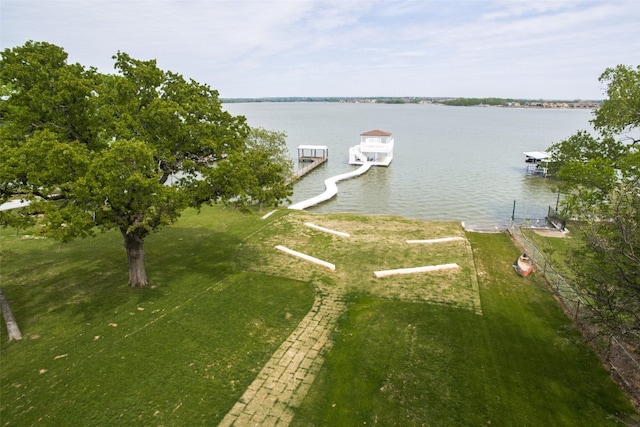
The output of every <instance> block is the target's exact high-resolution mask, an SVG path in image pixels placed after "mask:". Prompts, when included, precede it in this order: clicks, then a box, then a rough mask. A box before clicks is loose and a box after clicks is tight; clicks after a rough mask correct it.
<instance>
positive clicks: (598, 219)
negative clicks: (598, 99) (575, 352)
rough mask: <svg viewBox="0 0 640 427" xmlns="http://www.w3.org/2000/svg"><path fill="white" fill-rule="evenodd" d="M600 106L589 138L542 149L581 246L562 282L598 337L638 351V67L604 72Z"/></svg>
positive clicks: (584, 136) (577, 137)
mask: <svg viewBox="0 0 640 427" xmlns="http://www.w3.org/2000/svg"><path fill="white" fill-rule="evenodd" d="M600 81H601V82H602V83H604V84H605V85H607V91H606V93H607V96H608V99H606V100H605V101H604V103H603V104H602V107H601V108H600V109H598V110H596V111H595V112H594V118H593V119H592V121H591V123H592V124H593V126H594V129H595V132H594V133H590V132H587V131H580V132H578V133H576V134H574V135H572V136H570V137H569V138H567V139H565V140H564V141H560V142H558V143H556V144H554V145H552V146H551V147H550V148H549V151H550V152H551V153H552V155H553V162H552V165H553V168H554V170H555V172H556V175H557V177H558V178H559V179H560V180H561V182H562V188H563V190H564V193H565V195H566V196H565V200H564V202H563V205H562V209H563V211H564V213H565V215H566V216H567V217H570V218H575V219H576V220H577V221H576V225H575V227H576V228H577V230H578V231H579V232H581V234H582V236H583V238H584V242H585V244H584V245H583V246H582V247H580V248H578V249H577V250H576V251H575V253H574V254H573V257H572V259H571V260H570V263H571V264H572V266H573V267H574V268H573V271H574V272H575V275H572V276H571V277H568V279H569V280H570V281H571V282H572V283H573V285H574V287H575V288H576V289H577V290H579V291H581V292H583V294H584V297H585V298H584V299H583V300H584V301H585V302H586V303H588V304H589V305H590V307H591V309H592V312H593V313H594V316H595V317H594V319H595V320H596V321H597V322H598V323H599V324H600V325H601V326H602V327H603V330H604V331H606V332H609V333H614V334H616V335H618V336H624V337H625V338H626V339H627V340H628V341H631V342H635V343H637V344H640V145H639V144H638V142H639V141H640V139H639V138H640V137H639V135H638V130H639V129H640V66H638V67H636V68H635V69H634V68H632V67H628V66H623V65H619V66H617V67H615V68H609V69H607V70H606V71H605V72H604V73H603V74H602V76H601V77H600Z"/></svg>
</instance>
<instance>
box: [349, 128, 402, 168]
mask: <svg viewBox="0 0 640 427" xmlns="http://www.w3.org/2000/svg"><path fill="white" fill-rule="evenodd" d="M393 143H394V141H393V135H392V134H391V133H389V132H385V131H382V130H378V129H375V130H370V131H368V132H365V133H363V134H360V144H359V145H356V146H354V147H351V148H350V149H349V164H350V165H362V164H364V163H371V164H372V165H374V166H389V164H390V163H391V160H393Z"/></svg>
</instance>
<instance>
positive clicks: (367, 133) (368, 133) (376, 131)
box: [360, 129, 391, 136]
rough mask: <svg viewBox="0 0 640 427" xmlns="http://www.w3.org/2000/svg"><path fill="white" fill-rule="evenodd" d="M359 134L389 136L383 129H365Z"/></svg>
mask: <svg viewBox="0 0 640 427" xmlns="http://www.w3.org/2000/svg"><path fill="white" fill-rule="evenodd" d="M360 136H391V133H390V132H385V131H383V130H378V129H374V130H370V131H367V132H365V133H361V134H360Z"/></svg>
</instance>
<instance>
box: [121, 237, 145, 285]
mask: <svg viewBox="0 0 640 427" xmlns="http://www.w3.org/2000/svg"><path fill="white" fill-rule="evenodd" d="M122 236H123V237H124V248H125V249H126V250H127V259H128V261H129V285H131V287H133V288H143V287H145V286H147V284H148V283H149V282H148V280H147V271H146V269H145V266H144V239H143V238H140V237H138V236H136V235H134V234H128V233H127V232H125V231H122Z"/></svg>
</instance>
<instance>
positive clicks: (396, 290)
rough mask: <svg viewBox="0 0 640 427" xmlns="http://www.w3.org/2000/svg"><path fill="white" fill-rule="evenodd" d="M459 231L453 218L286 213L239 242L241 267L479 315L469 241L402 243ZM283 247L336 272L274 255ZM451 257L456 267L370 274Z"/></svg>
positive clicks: (447, 260)
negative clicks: (428, 219) (327, 264)
mask: <svg viewBox="0 0 640 427" xmlns="http://www.w3.org/2000/svg"><path fill="white" fill-rule="evenodd" d="M305 222H312V223H313V224H315V225H318V226H321V227H325V228H328V229H331V230H335V231H340V232H343V233H349V234H350V237H342V236H338V235H335V234H331V233H326V232H323V231H320V230H316V229H313V228H311V227H308V226H306V225H305ZM443 237H464V230H462V228H461V227H460V225H459V224H457V223H450V222H426V221H421V220H414V219H406V218H398V217H388V216H367V217H364V216H359V215H352V214H333V215H326V214H324V215H321V216H316V215H313V214H309V213H307V212H291V213H290V214H288V215H284V216H282V217H280V218H278V219H277V220H276V221H274V222H273V223H272V224H270V225H269V226H268V227H265V228H263V229H262V230H261V231H260V232H258V233H256V234H254V235H253V236H252V237H251V238H250V239H249V240H248V241H246V242H244V243H243V245H242V248H243V250H242V251H241V252H239V255H238V260H239V262H241V263H243V267H244V268H246V269H249V270H255V271H260V272H263V273H268V274H273V275H281V276H285V277H289V278H292V279H296V280H302V281H309V282H312V283H313V282H317V281H321V282H322V283H323V284H327V283H329V284H331V285H332V286H340V287H343V288H344V289H345V290H346V291H349V290H359V291H366V292H370V293H371V294H373V295H377V296H380V297H384V298H390V299H402V300H411V301H429V302H433V303H439V304H447V305H453V306H457V307H460V308H465V309H469V310H472V311H474V312H476V313H478V314H480V313H481V306H480V298H479V293H478V286H477V278H476V271H475V265H474V262H473V256H472V254H471V248H470V245H469V242H468V241H467V240H466V239H465V240H456V241H448V242H441V243H434V244H411V245H410V244H408V243H407V242H406V241H407V240H426V239H437V238H443ZM277 245H283V246H286V247H288V248H290V249H293V250H295V251H298V252H302V253H305V254H307V255H310V256H313V257H315V258H319V259H321V260H324V261H328V262H330V263H333V264H335V266H336V270H335V271H328V270H327V269H326V268H324V267H322V266H319V265H315V264H312V263H310V262H307V261H303V260H300V259H298V258H295V257H292V256H289V255H287V254H283V253H280V252H278V251H276V250H275V249H274V248H275V246H277ZM448 263H456V264H458V265H459V266H460V268H459V269H457V270H449V271H436V272H430V273H417V274H408V275H400V276H392V277H385V278H379V279H376V278H374V277H373V272H374V271H378V270H390V269H397V268H409V267H421V266H427V265H436V264H448Z"/></svg>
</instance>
